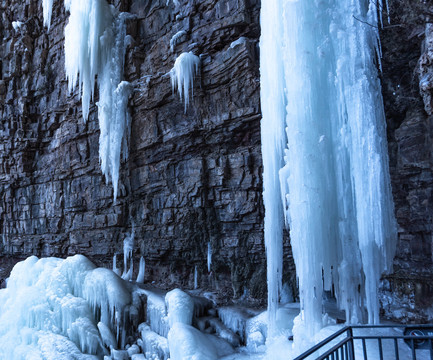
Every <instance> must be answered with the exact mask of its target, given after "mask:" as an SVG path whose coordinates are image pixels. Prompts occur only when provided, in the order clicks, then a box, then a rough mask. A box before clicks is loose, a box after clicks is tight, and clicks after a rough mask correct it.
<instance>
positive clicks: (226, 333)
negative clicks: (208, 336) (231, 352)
mask: <svg viewBox="0 0 433 360" xmlns="http://www.w3.org/2000/svg"><path fill="white" fill-rule="evenodd" d="M208 322H209V325H210V326H211V327H212V328H213V329H214V331H215V333H216V334H217V335H218V336H219V337H220V338H221V339H224V340H226V341H227V342H228V343H229V344H230V345H232V346H233V347H238V346H239V345H240V343H241V340H240V337H239V335H237V334H235V333H234V332H233V331H232V330H230V329H229V328H227V327H226V326H225V325H224V324H223V323H222V322H221V321H220V320H218V319H217V318H209V319H208Z"/></svg>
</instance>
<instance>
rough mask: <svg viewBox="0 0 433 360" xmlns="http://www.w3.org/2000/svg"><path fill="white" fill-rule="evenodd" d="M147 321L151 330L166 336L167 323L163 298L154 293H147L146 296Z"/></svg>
mask: <svg viewBox="0 0 433 360" xmlns="http://www.w3.org/2000/svg"><path fill="white" fill-rule="evenodd" d="M147 321H148V323H149V325H150V328H151V329H152V331H154V332H156V333H157V334H159V335H161V336H164V337H167V334H168V330H169V324H168V317H167V309H166V307H165V298H164V297H163V296H161V295H158V294H155V293H151V292H150V293H149V294H148V296H147Z"/></svg>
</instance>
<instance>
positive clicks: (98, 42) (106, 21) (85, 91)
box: [65, 0, 131, 199]
mask: <svg viewBox="0 0 433 360" xmlns="http://www.w3.org/2000/svg"><path fill="white" fill-rule="evenodd" d="M65 7H66V8H67V9H69V11H70V13H71V15H70V17H69V23H68V25H67V26H66V28H65V68H66V76H67V78H68V85H69V91H70V92H72V90H73V88H74V87H75V85H76V83H77V81H78V84H79V91H80V93H81V92H82V96H81V99H82V109H83V118H84V121H86V120H87V118H88V116H89V107H90V101H91V100H92V98H93V96H94V90H95V81H96V76H97V77H98V85H99V102H98V104H97V105H98V118H99V127H100V131H101V133H100V138H99V157H100V161H101V169H102V172H103V174H104V175H105V177H106V181H107V183H108V181H109V179H110V180H111V182H112V184H113V188H114V199H116V198H117V189H118V182H119V167H120V153H121V148H122V143H123V144H124V146H123V151H124V153H125V154H127V149H126V145H127V144H126V142H125V141H122V139H123V138H124V136H125V134H126V133H127V128H128V126H129V122H130V120H129V114H128V112H127V104H128V99H129V96H130V94H131V86H130V84H129V83H127V82H125V81H122V80H123V67H124V57H125V38H126V25H125V17H126V14H125V13H120V14H118V12H117V11H116V10H115V9H114V7H112V6H110V5H108V3H107V2H106V1H105V0H74V1H70V0H69V1H68V0H65Z"/></svg>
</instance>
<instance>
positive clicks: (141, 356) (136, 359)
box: [131, 354, 146, 360]
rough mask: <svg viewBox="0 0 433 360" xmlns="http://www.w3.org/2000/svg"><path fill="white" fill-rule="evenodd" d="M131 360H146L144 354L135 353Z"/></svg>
mask: <svg viewBox="0 0 433 360" xmlns="http://www.w3.org/2000/svg"><path fill="white" fill-rule="evenodd" d="M131 360H146V358H145V357H144V354H134V355H132V356H131Z"/></svg>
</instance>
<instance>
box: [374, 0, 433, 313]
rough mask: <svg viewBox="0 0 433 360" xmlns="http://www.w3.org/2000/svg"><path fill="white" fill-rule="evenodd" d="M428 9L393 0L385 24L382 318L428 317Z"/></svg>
mask: <svg viewBox="0 0 433 360" xmlns="http://www.w3.org/2000/svg"><path fill="white" fill-rule="evenodd" d="M432 11H433V8H432V7H431V5H430V6H429V5H428V2H426V1H408V0H392V1H390V14H389V15H390V17H391V24H388V25H387V24H385V27H384V29H383V30H382V39H381V40H382V46H383V60H382V63H383V74H382V77H383V78H382V88H383V96H384V101H385V111H386V117H387V122H388V142H389V153H390V171H391V177H392V187H393V194H394V202H395V208H396V209H395V210H396V217H397V221H398V224H399V243H398V246H397V253H396V257H395V261H394V273H393V274H392V275H390V276H387V277H386V280H385V281H384V287H383V290H384V291H383V297H382V299H381V300H382V303H383V307H384V312H385V314H386V315H387V316H393V317H395V318H397V319H401V320H408V319H410V320H412V321H422V320H425V319H427V318H432V317H433V316H432V313H431V310H432V305H433V287H432V280H433V263H432V235H433V234H432V225H433V224H432V215H433V168H432V165H433V157H432V155H433V152H432V150H433V117H432V102H431V101H432V100H431V96H432V94H433V92H432V91H433V64H432V60H433V53H432V51H433V47H432V42H433V33H432V24H431V22H432V21H433V18H432V17H431V15H433V12H432Z"/></svg>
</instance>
